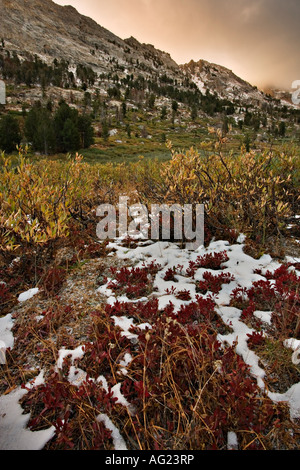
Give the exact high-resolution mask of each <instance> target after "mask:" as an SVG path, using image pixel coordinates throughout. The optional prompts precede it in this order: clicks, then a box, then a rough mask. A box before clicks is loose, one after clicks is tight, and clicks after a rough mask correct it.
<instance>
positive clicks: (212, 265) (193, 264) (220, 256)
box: [186, 251, 229, 277]
mask: <svg viewBox="0 0 300 470" xmlns="http://www.w3.org/2000/svg"><path fill="white" fill-rule="evenodd" d="M228 260H229V257H228V255H227V252H226V251H220V252H217V253H206V254H205V255H202V256H198V257H197V259H196V261H190V262H189V267H188V269H187V270H186V274H187V276H191V277H194V275H195V273H196V271H197V269H199V268H206V269H222V264H223V263H225V262H226V261H228Z"/></svg>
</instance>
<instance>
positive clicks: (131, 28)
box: [56, 0, 300, 89]
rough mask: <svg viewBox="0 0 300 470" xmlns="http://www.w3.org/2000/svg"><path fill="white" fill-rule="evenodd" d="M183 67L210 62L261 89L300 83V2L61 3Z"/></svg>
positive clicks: (70, 0) (151, 0)
mask: <svg viewBox="0 0 300 470" xmlns="http://www.w3.org/2000/svg"><path fill="white" fill-rule="evenodd" d="M56 3H58V4H60V5H72V6H74V7H75V8H76V9H77V10H78V11H79V12H80V13H82V14H84V15H86V16H89V17H91V18H93V19H94V20H95V21H96V22H97V23H98V24H100V25H101V26H103V27H105V28H107V29H109V30H110V31H111V32H113V33H114V34H116V35H117V36H119V37H121V38H122V39H125V38H127V37H130V36H134V37H135V38H136V39H138V40H139V41H140V42H142V43H150V44H153V45H154V46H155V47H156V48H158V49H161V50H164V51H166V52H169V53H170V55H171V56H172V58H173V59H174V60H175V61H176V62H177V63H178V64H182V63H187V62H189V61H190V60H191V59H193V60H195V61H198V60H199V59H205V60H208V61H210V62H214V63H217V64H219V65H223V66H225V67H228V68H229V69H231V70H233V72H234V73H236V74H237V75H238V76H240V77H241V78H243V79H245V80H248V81H249V82H250V83H251V84H253V85H257V86H259V87H265V86H275V87H284V88H286V89H290V87H291V83H292V82H293V81H294V80H297V79H299V78H300V59H299V53H298V52H297V45H298V44H297V43H298V37H299V33H298V31H299V19H300V3H299V1H298V0H287V1H285V2H282V1H281V0H252V1H251V2H248V1H246V0H185V1H183V0H110V1H109V2H106V1H104V0H86V1H85V2H82V1H80V0H57V1H56Z"/></svg>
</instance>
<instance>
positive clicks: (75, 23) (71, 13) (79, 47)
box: [0, 0, 288, 108]
mask: <svg viewBox="0 0 300 470" xmlns="http://www.w3.org/2000/svg"><path fill="white" fill-rule="evenodd" d="M0 8H1V12H2V14H1V17H0V46H1V45H2V46H1V47H0V53H1V49H2V52H3V53H4V54H7V53H10V54H12V55H14V54H16V55H17V56H18V58H20V59H21V60H25V59H28V58H29V57H31V58H32V57H35V56H37V57H39V59H41V60H42V61H44V62H45V63H47V64H49V65H51V64H52V63H53V61H54V60H55V59H59V60H65V61H67V63H68V64H69V67H70V70H72V71H73V72H74V71H75V70H76V65H78V64H83V65H84V66H87V67H91V68H92V69H93V70H94V72H95V73H96V74H98V75H101V74H106V75H108V76H109V75H110V74H111V75H113V74H116V73H117V74H118V77H119V78H125V79H126V78H127V77H128V76H132V77H135V78H136V77H138V78H140V77H143V78H144V79H145V80H152V81H154V82H155V81H157V80H161V77H165V79H164V82H165V83H168V80H169V83H172V84H174V83H175V84H176V86H178V87H180V88H184V87H185V88H191V87H190V84H189V82H191V83H192V85H193V84H194V85H195V86H196V88H197V90H198V91H200V92H201V93H202V94H203V95H204V94H206V93H207V92H209V93H211V94H214V95H215V96H217V97H218V98H219V99H223V100H229V101H232V102H233V103H234V104H235V105H237V106H247V107H248V106H252V107H259V108H265V107H266V106H268V104H269V103H270V100H271V98H270V96H268V95H266V94H265V93H263V92H262V91H260V90H258V89H257V88H256V87H253V86H252V85H251V84H249V83H247V82H246V81H245V80H242V79H241V78H239V77H237V76H236V75H235V74H234V73H233V72H232V71H231V70H229V69H227V68H226V67H223V66H220V65H216V64H211V63H209V62H207V61H204V60H200V61H199V62H194V61H191V62H189V63H188V64H185V65H178V64H177V63H176V62H175V61H174V60H173V59H172V58H171V56H170V54H168V53H166V52H163V51H160V50H158V49H156V48H155V47H154V46H153V45H150V44H141V43H140V42H139V41H137V40H136V39H135V38H133V37H131V38H129V39H125V40H123V39H121V38H119V37H118V36H116V35H115V34H113V33H112V32H110V31H108V30H107V29H105V28H104V27H102V26H100V25H99V24H97V23H96V22H95V21H94V20H93V19H91V18H88V17H86V16H84V15H82V14H80V13H79V12H78V11H77V10H76V9H75V8H73V7H71V6H61V5H58V4H56V3H54V2H53V1H52V0H18V2H15V1H12V0H0ZM0 72H1V70H0ZM278 103H279V104H282V105H283V104H288V103H287V102H286V101H282V102H281V101H280V100H278Z"/></svg>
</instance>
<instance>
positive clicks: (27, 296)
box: [18, 287, 39, 302]
mask: <svg viewBox="0 0 300 470" xmlns="http://www.w3.org/2000/svg"><path fill="white" fill-rule="evenodd" d="M38 292H39V289H38V287H35V288H33V289H29V290H27V291H25V292H22V294H20V295H19V297H18V301H19V302H26V300H29V299H31V298H32V297H33V296H34V295H36V294H37V293H38Z"/></svg>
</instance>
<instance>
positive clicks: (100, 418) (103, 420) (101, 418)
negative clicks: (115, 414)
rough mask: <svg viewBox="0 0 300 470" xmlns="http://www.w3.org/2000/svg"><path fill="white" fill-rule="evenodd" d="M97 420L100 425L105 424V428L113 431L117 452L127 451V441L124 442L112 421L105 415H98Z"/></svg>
mask: <svg viewBox="0 0 300 470" xmlns="http://www.w3.org/2000/svg"><path fill="white" fill-rule="evenodd" d="M96 419H97V421H98V422H99V423H103V424H104V425H105V427H106V428H107V429H108V430H109V431H111V433H112V438H113V442H114V446H115V450H127V446H126V444H125V441H124V439H123V437H122V436H121V434H120V431H119V430H118V428H117V427H116V426H115V425H114V423H113V422H112V420H111V419H110V418H109V417H108V416H107V415H106V414H104V413H102V414H100V415H98V416H97V418H96Z"/></svg>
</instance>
